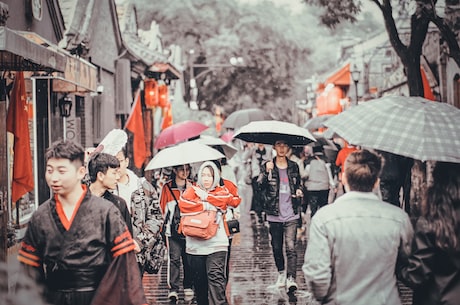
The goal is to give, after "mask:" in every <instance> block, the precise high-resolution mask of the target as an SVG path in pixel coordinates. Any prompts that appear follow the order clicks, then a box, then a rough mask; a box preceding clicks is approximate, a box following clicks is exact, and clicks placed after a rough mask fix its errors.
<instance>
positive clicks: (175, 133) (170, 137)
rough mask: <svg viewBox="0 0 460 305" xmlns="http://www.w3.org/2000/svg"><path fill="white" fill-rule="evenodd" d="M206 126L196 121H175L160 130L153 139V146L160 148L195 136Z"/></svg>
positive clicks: (206, 127)
mask: <svg viewBox="0 0 460 305" xmlns="http://www.w3.org/2000/svg"><path fill="white" fill-rule="evenodd" d="M208 128H209V127H208V126H206V125H204V124H203V123H200V122H196V121H184V122H180V123H176V124H174V125H171V126H169V127H167V128H165V129H163V131H161V132H160V134H159V135H158V138H157V139H156V140H155V145H154V148H156V149H160V148H163V147H167V146H171V145H174V144H177V143H180V142H183V141H185V140H188V139H190V138H194V137H197V136H199V135H200V133H202V132H203V131H204V130H206V129H208Z"/></svg>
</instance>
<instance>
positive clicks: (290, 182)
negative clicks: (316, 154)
mask: <svg viewBox="0 0 460 305" xmlns="http://www.w3.org/2000/svg"><path fill="white" fill-rule="evenodd" d="M273 147H274V148H275V151H276V157H274V158H273V159H272V160H270V161H268V162H267V163H265V164H264V165H263V167H262V171H261V173H260V176H259V179H258V183H259V185H260V189H261V193H262V194H264V197H265V198H264V211H265V213H266V215H267V221H268V223H269V232H270V236H271V246H272V251H273V257H274V259H275V264H276V267H277V269H278V273H277V274H278V277H277V281H276V284H275V285H276V286H277V287H280V288H281V287H286V288H287V290H288V291H289V292H294V291H295V290H297V287H298V286H297V283H296V269H297V252H296V245H297V226H298V222H299V219H300V207H301V199H302V196H303V193H302V190H301V184H300V183H301V178H300V173H299V166H298V165H297V163H295V162H294V161H291V160H289V159H288V157H287V154H288V151H289V145H288V143H286V142H285V141H284V140H281V139H277V140H276V141H275V142H274V146H273ZM283 243H284V247H285V250H286V259H285V257H284V253H283Z"/></svg>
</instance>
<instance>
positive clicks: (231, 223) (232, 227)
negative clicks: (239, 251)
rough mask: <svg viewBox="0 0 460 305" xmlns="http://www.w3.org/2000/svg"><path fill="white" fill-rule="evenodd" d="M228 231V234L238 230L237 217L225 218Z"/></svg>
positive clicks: (238, 222)
mask: <svg viewBox="0 0 460 305" xmlns="http://www.w3.org/2000/svg"><path fill="white" fill-rule="evenodd" d="M227 226H228V231H229V232H230V234H235V233H239V232H240V221H239V220H238V219H230V220H227Z"/></svg>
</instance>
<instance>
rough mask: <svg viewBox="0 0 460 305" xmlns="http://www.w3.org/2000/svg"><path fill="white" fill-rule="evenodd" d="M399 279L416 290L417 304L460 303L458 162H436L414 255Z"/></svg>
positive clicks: (459, 168) (414, 246)
mask: <svg viewBox="0 0 460 305" xmlns="http://www.w3.org/2000/svg"><path fill="white" fill-rule="evenodd" d="M399 279H400V280H401V281H402V282H403V283H405V284H406V285H408V286H409V287H411V288H413V289H414V294H413V304H414V305H434V304H445V305H453V304H459V301H460V164H459V163H447V162H437V163H436V165H435V167H434V170H433V182H432V184H431V185H430V186H429V187H428V190H427V196H426V198H425V202H424V203H423V205H422V215H421V217H420V218H419V219H418V220H417V222H416V225H415V234H414V240H413V242H412V254H411V256H410V257H409V260H408V263H407V264H406V265H405V266H403V267H402V269H401V271H400V272H399Z"/></svg>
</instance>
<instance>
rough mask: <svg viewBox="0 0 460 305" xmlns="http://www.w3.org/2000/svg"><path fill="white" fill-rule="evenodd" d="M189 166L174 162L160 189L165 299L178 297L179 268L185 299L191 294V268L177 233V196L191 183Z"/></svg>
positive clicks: (189, 297) (183, 243) (178, 212)
mask: <svg viewBox="0 0 460 305" xmlns="http://www.w3.org/2000/svg"><path fill="white" fill-rule="evenodd" d="M190 170H191V168H190V165H189V164H184V165H178V166H174V167H173V168H172V175H171V180H169V181H166V182H165V183H164V185H163V187H162V188H161V193H160V207H161V211H162V213H163V217H164V226H163V234H164V235H165V237H166V240H167V247H168V255H169V263H168V277H167V279H168V286H169V293H168V299H169V300H170V301H172V302H176V301H177V300H178V299H179V289H180V270H181V268H182V270H183V275H184V276H183V278H182V285H183V288H184V296H185V297H184V298H185V301H191V300H192V299H193V297H194V292H193V278H192V273H191V267H190V265H189V263H188V260H187V254H186V253H185V236H184V235H183V234H180V233H179V232H178V229H179V224H180V210H179V198H180V196H181V195H182V193H183V192H184V191H185V189H186V188H187V187H189V186H191V185H192V182H191V181H190V179H189V176H190Z"/></svg>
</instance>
